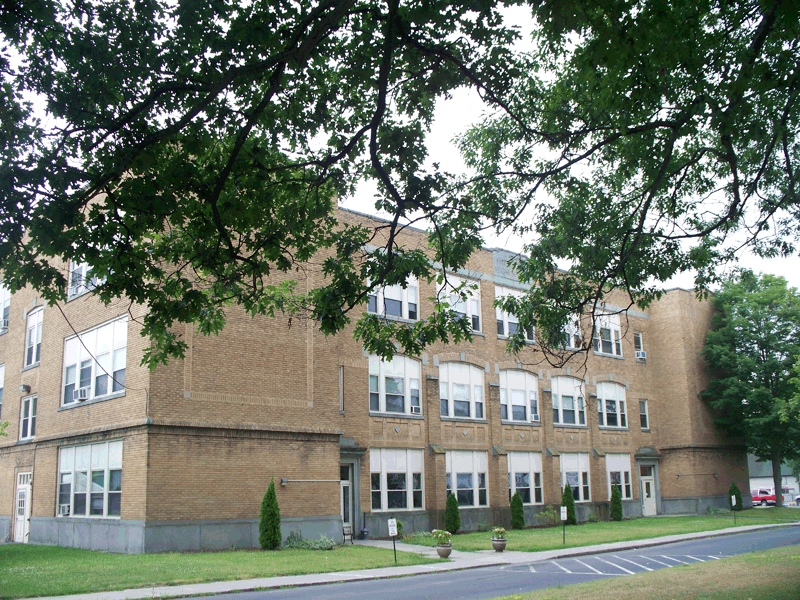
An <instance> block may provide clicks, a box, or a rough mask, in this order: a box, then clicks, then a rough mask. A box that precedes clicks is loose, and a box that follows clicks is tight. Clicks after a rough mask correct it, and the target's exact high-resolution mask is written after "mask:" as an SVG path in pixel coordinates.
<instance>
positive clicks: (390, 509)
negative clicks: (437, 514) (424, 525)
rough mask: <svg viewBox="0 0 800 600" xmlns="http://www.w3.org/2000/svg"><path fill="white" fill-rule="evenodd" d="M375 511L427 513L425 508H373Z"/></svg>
mask: <svg viewBox="0 0 800 600" xmlns="http://www.w3.org/2000/svg"><path fill="white" fill-rule="evenodd" d="M372 512H373V513H393V512H404V513H410V512H418V513H425V514H427V513H426V511H425V509H424V508H373V509H372Z"/></svg>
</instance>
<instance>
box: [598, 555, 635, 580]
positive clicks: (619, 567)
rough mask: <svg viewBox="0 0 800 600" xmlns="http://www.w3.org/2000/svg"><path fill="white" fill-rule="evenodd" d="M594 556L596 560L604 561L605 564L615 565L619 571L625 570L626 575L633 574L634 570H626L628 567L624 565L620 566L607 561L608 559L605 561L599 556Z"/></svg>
mask: <svg viewBox="0 0 800 600" xmlns="http://www.w3.org/2000/svg"><path fill="white" fill-rule="evenodd" d="M595 558H596V559H597V560H599V561H600V562H604V563H606V564H607V565H611V566H612V567H616V568H617V569H619V570H620V571H625V572H626V573H627V574H628V575H634V572H633V571H629V570H628V569H626V568H625V567H621V566H619V565H618V564H617V563H612V562H609V561H607V560H604V559H602V558H600V557H599V556H595Z"/></svg>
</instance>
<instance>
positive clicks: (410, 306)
mask: <svg viewBox="0 0 800 600" xmlns="http://www.w3.org/2000/svg"><path fill="white" fill-rule="evenodd" d="M417 289H418V288H417V280H416V279H414V278H413V277H411V278H409V280H408V282H407V285H406V287H403V286H401V285H399V284H398V285H387V286H385V287H382V288H379V289H376V290H374V291H373V293H372V294H370V295H369V297H368V299H367V310H368V311H369V312H371V313H375V314H379V315H381V316H382V317H392V318H396V319H409V320H411V321H416V320H417V319H419V313H418V310H417V307H418V304H417Z"/></svg>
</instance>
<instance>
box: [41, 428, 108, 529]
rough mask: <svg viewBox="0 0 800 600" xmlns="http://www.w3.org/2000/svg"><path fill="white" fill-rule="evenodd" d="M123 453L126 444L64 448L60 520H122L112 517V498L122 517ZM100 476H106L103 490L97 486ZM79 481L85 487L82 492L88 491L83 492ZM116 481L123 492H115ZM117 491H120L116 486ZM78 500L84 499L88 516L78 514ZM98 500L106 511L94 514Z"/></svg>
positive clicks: (61, 453)
mask: <svg viewBox="0 0 800 600" xmlns="http://www.w3.org/2000/svg"><path fill="white" fill-rule="evenodd" d="M122 450H123V443H122V440H111V441H108V442H101V443H98V444H83V445H80V446H64V447H62V448H60V449H59V456H58V481H57V482H56V516H58V517H67V516H73V517H79V518H90V519H119V518H120V514H109V513H111V512H112V511H111V510H110V509H111V502H110V500H111V499H112V498H115V499H116V502H115V504H116V507H117V509H118V510H119V513H121V512H122V511H121V506H122V482H123V479H122ZM98 475H102V479H103V483H102V486H100V484H99V483H97V481H98V479H99V477H97V476H98ZM81 476H83V477H81ZM79 478H80V479H82V483H83V485H81V486H80V488H84V487H85V490H81V489H79V486H78V479H79ZM112 478H115V479H116V483H118V484H119V489H112ZM114 488H117V485H116V484H115V485H114ZM76 496H77V497H80V496H83V498H82V500H83V502H82V504H83V509H84V512H83V513H82V514H78V515H76V514H75V508H76V504H78V501H77V500H78V498H76ZM98 496H99V498H98ZM97 500H99V501H100V502H102V511H101V512H100V513H97V512H95V514H92V505H93V503H94V502H95V501H97ZM95 506H96V504H95Z"/></svg>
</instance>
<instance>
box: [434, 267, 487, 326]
mask: <svg viewBox="0 0 800 600" xmlns="http://www.w3.org/2000/svg"><path fill="white" fill-rule="evenodd" d="M462 286H463V287H462ZM456 289H459V292H456V291H455V290H456ZM462 294H463V296H462ZM439 298H440V299H441V301H442V302H444V303H445V304H447V305H448V306H449V307H450V308H451V309H452V310H454V311H456V312H457V313H458V314H459V316H460V317H461V318H462V319H466V320H467V321H468V322H469V324H470V327H472V330H473V331H480V330H481V288H480V284H479V283H478V282H477V281H472V280H470V279H463V278H461V277H456V276H455V275H450V274H449V273H448V274H447V281H442V284H441V286H440V287H439Z"/></svg>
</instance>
